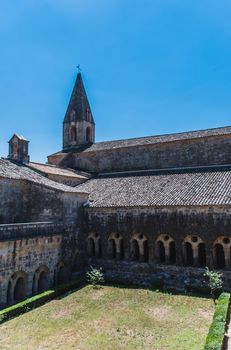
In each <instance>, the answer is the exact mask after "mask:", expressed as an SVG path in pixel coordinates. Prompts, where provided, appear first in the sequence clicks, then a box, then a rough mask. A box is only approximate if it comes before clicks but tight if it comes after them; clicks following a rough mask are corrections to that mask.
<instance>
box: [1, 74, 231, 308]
mask: <svg viewBox="0 0 231 350" xmlns="http://www.w3.org/2000/svg"><path fill="white" fill-rule="evenodd" d="M15 140H17V142H18V143H20V144H21V145H27V146H28V141H26V140H25V139H24V138H23V137H22V136H20V137H19V136H18V135H14V136H13V138H12V139H11V141H10V151H9V157H8V159H0V202H1V206H0V303H1V304H2V305H5V304H10V303H13V302H16V301H18V300H21V299H23V298H25V297H27V296H29V295H33V294H35V293H38V292H40V291H42V290H45V289H47V288H49V287H50V286H52V285H53V284H55V283H61V282H63V281H64V280H66V279H68V278H70V277H71V276H72V277H73V276H77V275H78V274H80V273H83V272H84V271H85V270H86V269H87V268H88V267H89V265H95V266H100V267H103V269H104V272H105V275H106V276H107V278H108V279H111V280H114V281H117V282H119V281H121V282H123V283H128V284H129V283H136V284H142V285H149V286H150V285H152V286H156V287H158V288H167V289H175V290H176V289H177V290H180V291H193V290H196V289H197V290H200V291H205V289H206V286H205V283H204V278H203V271H204V267H205V266H208V267H209V268H211V269H219V270H221V271H222V272H223V278H224V284H225V288H226V289H227V290H231V231H230V227H231V219H230V217H231V216H230V214H231V153H230V147H231V127H230V126H228V127H223V128H216V129H207V130H199V131H194V132H185V133H178V134H172V135H159V136H150V137H144V138H136V139H128V140H118V141H108V142H98V143H95V123H94V119H93V115H92V112H91V109H90V104H89V102H88V99H87V95H86V92H85V89H84V86H83V82H82V77H81V74H80V73H79V74H78V76H77V79H76V83H75V86H74V89H73V92H72V96H71V99H70V103H69V105H68V108H67V112H66V115H65V118H64V122H63V149H62V150H61V151H60V152H57V153H55V154H53V155H50V156H49V157H48V162H49V164H39V163H33V162H29V155H28V147H21V148H17V149H16V148H15V146H14V142H13V141H15ZM16 151H17V152H16Z"/></svg>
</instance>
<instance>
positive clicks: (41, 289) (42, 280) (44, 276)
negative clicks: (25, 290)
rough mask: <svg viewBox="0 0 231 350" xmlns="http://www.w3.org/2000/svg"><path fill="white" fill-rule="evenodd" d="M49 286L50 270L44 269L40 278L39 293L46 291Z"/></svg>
mask: <svg viewBox="0 0 231 350" xmlns="http://www.w3.org/2000/svg"><path fill="white" fill-rule="evenodd" d="M48 286H49V283H48V272H47V271H42V272H41V273H40V275H39V278H38V293H41V292H44V290H46V289H47V288H48Z"/></svg>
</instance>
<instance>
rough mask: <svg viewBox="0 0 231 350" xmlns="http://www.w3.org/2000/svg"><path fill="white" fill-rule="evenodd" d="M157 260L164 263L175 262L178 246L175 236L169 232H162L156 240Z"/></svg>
mask: <svg viewBox="0 0 231 350" xmlns="http://www.w3.org/2000/svg"><path fill="white" fill-rule="evenodd" d="M156 256H157V261H158V262H159V263H162V264H175V262H176V246H175V241H174V240H173V238H172V237H171V236H170V235H168V234H161V235H159V236H158V237H157V240H156Z"/></svg>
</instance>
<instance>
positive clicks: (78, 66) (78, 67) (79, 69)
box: [76, 64, 82, 73]
mask: <svg viewBox="0 0 231 350" xmlns="http://www.w3.org/2000/svg"><path fill="white" fill-rule="evenodd" d="M76 68H77V69H78V73H80V72H81V70H82V69H81V67H80V64H78V65H77V66H76Z"/></svg>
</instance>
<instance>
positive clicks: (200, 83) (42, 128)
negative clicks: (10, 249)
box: [0, 0, 231, 162]
mask: <svg viewBox="0 0 231 350" xmlns="http://www.w3.org/2000/svg"><path fill="white" fill-rule="evenodd" d="M230 18H231V2H230V0H222V1H217V0H216V1H214V0H205V1H204V0H200V1H199V0H193V1H191V0H187V1H185V0H139V1H138V0H40V1H31V0H20V1H18V0H7V1H3V0H0V77H1V79H0V118H1V119H0V120H1V128H0V155H1V156H6V155H7V152H8V145H7V141H8V140H9V139H10V137H11V136H12V134H13V133H14V132H16V133H19V134H22V135H24V136H25V137H26V138H28V139H29V140H30V155H31V158H32V160H34V161H41V162H45V161H46V156H47V155H48V154H51V153H53V152H56V151H58V150H60V149H61V147H62V121H63V117H64V114H65V110H66V106H67V103H68V100H69V97H70V93H71V90H72V87H73V83H74V80H75V75H76V68H75V67H76V65H77V64H78V63H80V64H81V66H82V74H83V79H84V83H85V87H86V90H87V93H88V96H89V100H90V104H91V107H92V111H93V115H94V118H95V122H96V139H97V141H103V140H112V139H121V138H129V137H136V136H145V135H155V134H162V133H172V132H178V131H187V130H195V129H203V128H212V127H218V126H225V125H231V122H230V121H231V21H230Z"/></svg>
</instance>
